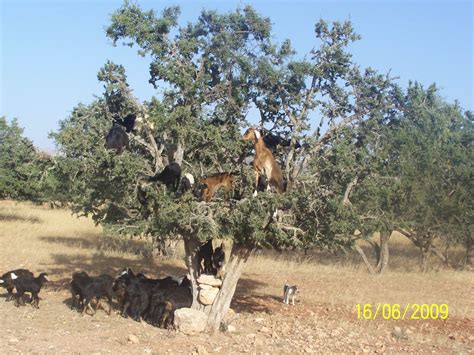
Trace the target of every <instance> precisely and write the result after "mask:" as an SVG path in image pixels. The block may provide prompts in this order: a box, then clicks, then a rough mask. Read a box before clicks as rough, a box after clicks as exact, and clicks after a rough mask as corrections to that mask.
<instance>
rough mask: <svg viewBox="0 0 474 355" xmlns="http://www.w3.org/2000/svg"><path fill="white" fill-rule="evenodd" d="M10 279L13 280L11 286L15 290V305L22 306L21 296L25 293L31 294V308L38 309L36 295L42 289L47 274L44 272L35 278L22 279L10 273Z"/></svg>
mask: <svg viewBox="0 0 474 355" xmlns="http://www.w3.org/2000/svg"><path fill="white" fill-rule="evenodd" d="M11 279H12V280H13V284H14V285H15V288H16V299H15V305H16V306H17V307H18V306H19V305H20V304H21V305H22V306H24V305H25V302H24V300H23V295H24V294H25V292H29V293H31V297H32V298H33V307H35V308H39V296H38V294H39V293H40V291H41V288H42V287H43V284H44V283H45V282H46V281H49V280H48V274H46V273H45V272H43V273H41V274H40V275H39V276H38V277H36V278H31V277H29V276H28V277H24V276H18V275H16V274H15V273H14V272H12V273H11Z"/></svg>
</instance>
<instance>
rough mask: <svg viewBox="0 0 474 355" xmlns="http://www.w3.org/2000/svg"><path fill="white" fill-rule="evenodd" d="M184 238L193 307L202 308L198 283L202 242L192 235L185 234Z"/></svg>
mask: <svg viewBox="0 0 474 355" xmlns="http://www.w3.org/2000/svg"><path fill="white" fill-rule="evenodd" d="M183 240H184V250H185V253H186V256H185V262H186V266H187V268H188V271H189V278H190V281H191V286H192V294H193V303H192V305H191V308H193V309H201V307H200V306H201V304H200V303H199V301H198V299H197V297H198V283H197V279H198V277H199V274H198V273H199V264H198V260H197V255H196V253H197V251H198V250H199V247H200V246H201V243H200V242H199V241H198V240H196V239H195V238H193V237H192V236H190V235H187V236H183Z"/></svg>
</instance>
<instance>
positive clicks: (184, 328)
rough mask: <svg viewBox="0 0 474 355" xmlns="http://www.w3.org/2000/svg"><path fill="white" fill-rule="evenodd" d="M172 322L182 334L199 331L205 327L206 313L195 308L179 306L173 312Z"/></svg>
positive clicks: (191, 333)
mask: <svg viewBox="0 0 474 355" xmlns="http://www.w3.org/2000/svg"><path fill="white" fill-rule="evenodd" d="M174 324H175V326H176V329H177V330H178V331H180V332H182V333H184V334H187V335H193V334H196V333H201V332H203V331H204V330H205V329H206V325H207V315H206V314H205V313H204V312H202V311H199V310H197V309H191V308H180V309H177V310H176V311H175V312H174Z"/></svg>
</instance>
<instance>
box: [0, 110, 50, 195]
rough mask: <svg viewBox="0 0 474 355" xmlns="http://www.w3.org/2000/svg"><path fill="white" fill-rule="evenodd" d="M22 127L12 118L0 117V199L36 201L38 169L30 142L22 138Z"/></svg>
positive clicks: (34, 152) (35, 154)
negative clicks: (10, 119)
mask: <svg viewBox="0 0 474 355" xmlns="http://www.w3.org/2000/svg"><path fill="white" fill-rule="evenodd" d="M23 131H24V130H23V128H21V127H20V126H18V121H17V120H16V119H13V120H12V121H11V122H10V124H9V123H8V121H7V119H6V118H5V117H0V198H11V199H19V200H36V199H38V198H39V195H40V192H39V191H38V189H37V185H36V184H37V177H39V175H40V173H41V172H40V169H39V166H38V164H37V159H38V156H37V153H36V150H35V147H34V146H33V142H32V141H31V140H29V139H28V138H26V137H24V136H23Z"/></svg>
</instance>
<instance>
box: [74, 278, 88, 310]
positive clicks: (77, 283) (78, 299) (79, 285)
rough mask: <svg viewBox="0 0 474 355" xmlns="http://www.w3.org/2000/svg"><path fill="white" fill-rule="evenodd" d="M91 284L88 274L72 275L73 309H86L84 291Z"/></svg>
mask: <svg viewBox="0 0 474 355" xmlns="http://www.w3.org/2000/svg"><path fill="white" fill-rule="evenodd" d="M89 283H90V276H89V275H87V273H86V272H84V271H82V272H75V273H73V274H72V279H71V283H70V286H71V288H70V290H71V296H72V303H71V309H73V308H78V307H81V309H82V307H84V304H83V301H84V294H83V292H82V290H83V289H84V288H85V287H86V286H87V285H88V284H89Z"/></svg>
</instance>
